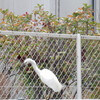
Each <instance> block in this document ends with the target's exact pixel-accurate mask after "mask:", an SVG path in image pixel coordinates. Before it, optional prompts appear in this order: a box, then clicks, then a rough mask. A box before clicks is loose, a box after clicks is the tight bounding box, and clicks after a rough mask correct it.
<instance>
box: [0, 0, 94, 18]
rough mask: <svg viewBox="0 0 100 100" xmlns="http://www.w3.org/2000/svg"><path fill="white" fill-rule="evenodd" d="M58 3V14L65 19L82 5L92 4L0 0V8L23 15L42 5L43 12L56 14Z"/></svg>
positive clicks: (68, 0) (81, 0) (72, 0)
mask: <svg viewBox="0 0 100 100" xmlns="http://www.w3.org/2000/svg"><path fill="white" fill-rule="evenodd" d="M58 1H60V6H59V9H60V11H59V13H60V16H61V17H65V16H67V15H69V14H71V13H72V12H74V11H76V10H77V9H78V8H79V7H81V6H82V5H83V3H87V4H92V0H0V8H2V9H9V10H10V11H12V12H15V14H19V15H21V14H23V13H25V12H28V13H31V12H32V10H33V9H34V6H36V5H37V3H39V4H44V8H45V10H47V11H49V12H51V13H53V14H56V15H57V14H58V12H57V11H58V7H57V6H58V4H57V2H58Z"/></svg>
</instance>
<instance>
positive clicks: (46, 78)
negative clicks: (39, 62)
mask: <svg viewBox="0 0 100 100" xmlns="http://www.w3.org/2000/svg"><path fill="white" fill-rule="evenodd" d="M40 78H41V80H42V82H43V83H45V84H46V85H47V86H48V87H50V88H52V89H53V90H54V91H55V92H58V91H59V90H60V89H61V87H62V85H61V84H60V82H59V81H58V79H57V77H56V76H55V74H54V73H53V72H52V71H50V70H48V69H43V70H41V77H40Z"/></svg>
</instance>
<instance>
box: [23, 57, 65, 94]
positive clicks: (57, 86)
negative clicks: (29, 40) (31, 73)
mask: <svg viewBox="0 0 100 100" xmlns="http://www.w3.org/2000/svg"><path fill="white" fill-rule="evenodd" d="M29 63H30V64H32V66H33V68H34V70H35V72H36V73H37V74H38V76H39V77H40V79H41V81H42V82H43V83H44V84H46V85H47V86H48V87H49V88H51V89H53V91H54V92H60V91H61V90H62V89H63V87H64V86H63V85H62V84H61V83H60V82H59V81H58V79H57V77H56V76H55V74H54V73H53V72H52V71H50V70H48V69H42V70H40V69H39V68H38V66H37V64H36V62H35V61H34V60H32V59H31V58H27V59H26V60H25V61H24V64H25V65H27V64H29Z"/></svg>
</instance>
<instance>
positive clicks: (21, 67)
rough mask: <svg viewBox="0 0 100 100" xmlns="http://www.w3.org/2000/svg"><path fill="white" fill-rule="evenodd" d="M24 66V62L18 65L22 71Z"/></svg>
mask: <svg viewBox="0 0 100 100" xmlns="http://www.w3.org/2000/svg"><path fill="white" fill-rule="evenodd" d="M24 67H25V64H24V63H23V64H22V65H21V66H20V70H21V71H22V70H23V69H24Z"/></svg>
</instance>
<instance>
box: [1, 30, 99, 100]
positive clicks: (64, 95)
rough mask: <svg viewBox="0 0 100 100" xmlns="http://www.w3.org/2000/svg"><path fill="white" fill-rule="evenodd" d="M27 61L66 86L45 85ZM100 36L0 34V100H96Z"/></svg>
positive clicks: (6, 32) (14, 32)
mask: <svg viewBox="0 0 100 100" xmlns="http://www.w3.org/2000/svg"><path fill="white" fill-rule="evenodd" d="M26 58H32V59H34V60H35V61H36V63H37V65H38V67H39V68H40V69H44V68H47V69H50V70H51V71H52V72H53V73H54V74H55V75H56V76H57V78H58V80H59V81H60V82H61V83H62V84H64V85H66V88H65V89H63V90H62V91H61V92H60V93H55V92H54V91H53V90H52V89H50V88H48V87H47V86H45V85H44V84H43V83H42V82H41V80H40V79H39V77H38V75H37V74H36V73H35V71H34V69H33V68H32V66H31V65H29V66H25V67H24V68H23V69H22V68H21V65H22V64H23V62H24V60H25V59H26ZM99 67H100V37H99V36H84V35H80V34H75V35H69V34H56V33H38V32H36V33H35V32H19V31H0V99H18V98H24V99H48V98H50V99H74V98H78V99H81V98H85V99H88V98H89V99H90V98H92V99H95V98H100V96H99V92H100V90H99V83H100V80H99V74H100V70H99Z"/></svg>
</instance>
